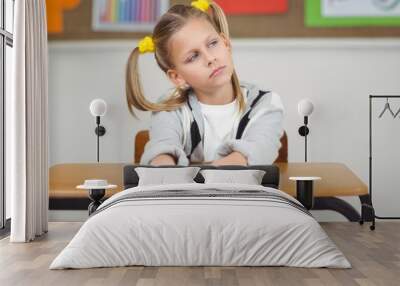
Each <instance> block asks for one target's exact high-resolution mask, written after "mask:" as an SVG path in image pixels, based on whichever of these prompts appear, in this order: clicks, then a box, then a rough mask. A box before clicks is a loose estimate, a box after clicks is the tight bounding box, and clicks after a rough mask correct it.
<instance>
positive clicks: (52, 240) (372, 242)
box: [0, 222, 400, 286]
mask: <svg viewBox="0 0 400 286" xmlns="http://www.w3.org/2000/svg"><path fill="white" fill-rule="evenodd" d="M80 226H81V223H60V222H57V223H50V226H49V233H48V234H47V235H45V236H43V237H42V238H39V239H37V240H35V241H34V242H32V243H18V244H16V243H12V244H10V243H9V239H8V238H5V239H3V240H1V241H0V285H2V286H6V285H7V286H8V285H13V286H16V285H32V286H33V285H52V286H60V285H68V286H75V285H96V286H98V285H140V286H147V285H167V286H178V285H227V286H234V285H256V286H261V285H290V286H292V285H296V286H297V285H346V286H351V285H382V286H390V285H400V222H378V224H377V229H376V230H375V231H370V230H369V228H368V225H363V226H360V225H358V224H357V223H348V222H343V223H322V226H323V228H324V229H325V230H326V232H327V233H328V235H329V236H330V237H331V238H332V240H333V241H335V243H336V244H337V246H338V247H339V248H340V249H341V250H342V251H343V253H344V254H345V256H346V257H347V258H348V259H349V261H350V262H351V264H352V266H353V268H352V269H348V270H342V269H305V268H290V267H119V268H99V269H85V270H48V267H49V265H50V263H51V261H52V260H53V259H54V258H55V256H56V255H57V254H58V253H59V252H60V251H61V250H62V249H63V248H64V247H65V246H66V244H67V243H68V241H69V240H70V239H71V238H72V237H73V235H74V234H75V233H76V232H77V230H78V229H79V227H80Z"/></svg>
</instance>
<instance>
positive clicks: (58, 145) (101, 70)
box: [49, 39, 400, 220]
mask: <svg viewBox="0 0 400 286" xmlns="http://www.w3.org/2000/svg"><path fill="white" fill-rule="evenodd" d="M135 46H136V41H135V40H132V41H117V42H116V41H101V42H51V43H50V45H49V55H50V59H49V71H50V74H49V108H50V111H49V112H50V165H54V164H58V163H66V162H95V161H96V137H95V134H94V128H95V120H94V118H93V117H92V116H91V115H90V113H89V103H90V101H91V100H92V99H94V98H103V99H104V100H106V101H107V103H108V104H109V109H108V112H107V115H106V116H105V117H104V118H103V119H102V125H104V126H105V128H106V129H107V133H106V135H105V136H104V137H103V138H101V142H100V145H101V154H100V160H101V161H102V162H131V161H132V160H133V139H134V135H135V134H136V132H137V131H138V130H140V129H145V128H148V126H149V114H148V113H145V112H140V113H139V116H140V118H141V120H136V119H135V118H133V117H132V116H131V115H130V114H129V112H128V109H127V106H126V99H125V93H124V90H125V82H124V78H125V77H124V74H125V63H126V60H127V58H128V55H129V52H130V50H131V49H132V48H133V47H135ZM233 49H234V60H235V65H236V70H237V71H238V74H239V77H240V79H242V80H246V81H249V82H253V83H256V84H258V85H260V86H261V87H264V88H266V89H273V90H274V91H276V92H278V93H279V94H280V95H281V97H282V100H283V103H284V105H285V107H286V117H285V123H284V126H285V129H286V132H287V134H288V137H289V161H290V162H296V161H303V160H304V138H302V137H300V136H299V135H298V133H297V129H298V127H299V126H300V125H301V124H302V118H301V117H300V116H299V115H298V113H297V102H298V101H299V100H300V99H302V98H305V97H307V98H310V99H311V100H312V101H313V102H314V105H315V110H314V113H313V114H312V115H311V116H310V119H309V126H310V129H311V133H310V136H309V140H308V142H309V145H308V147H309V149H308V151H309V152H308V156H309V161H312V162H342V163H345V164H346V165H347V166H348V167H349V168H350V169H352V170H353V171H354V172H355V173H356V174H357V175H358V176H359V177H360V178H361V179H362V180H363V181H364V182H365V183H368V96H369V94H400V40H396V39H379V40H378V39H329V40H326V39H309V40H303V39H274V40H266V39H260V40H246V39H241V40H233ZM140 66H141V70H142V71H143V72H142V82H143V85H144V89H145V92H146V94H147V96H148V97H149V99H151V100H155V99H156V98H157V97H158V96H159V95H160V94H161V93H163V92H164V91H165V90H166V88H167V87H169V86H170V84H169V82H168V81H167V79H166V78H165V76H164V74H163V73H162V72H161V71H160V70H159V68H158V67H157V65H156V63H155V60H154V58H153V55H150V54H146V55H144V56H142V57H141V60H140ZM374 104H375V105H374V106H376V107H375V108H374V122H375V121H376V122H377V123H374V124H376V125H374V128H375V127H376V129H377V130H378V131H377V132H378V133H377V134H374V158H376V160H375V161H374V162H375V163H376V164H374V171H375V170H376V171H375V172H376V174H375V173H374V178H375V181H374V182H375V183H376V184H374V202H375V205H376V208H377V211H378V214H379V215H400V208H399V207H398V204H399V203H400V192H399V190H396V188H398V186H399V183H400V182H398V181H399V180H400V179H399V180H396V175H397V171H395V170H399V168H398V167H399V166H398V165H400V160H399V159H400V155H399V153H400V152H399V149H398V146H399V144H398V143H399V140H400V132H397V130H400V126H399V125H400V120H398V119H396V120H393V119H389V117H386V118H383V119H381V120H376V118H377V117H378V114H379V113H380V110H381V109H382V108H383V105H384V101H377V102H374ZM392 105H393V106H394V109H395V110H396V111H397V109H398V108H400V100H398V101H397V102H396V101H395V100H393V101H392ZM397 177H400V176H397ZM338 180H340V178H338ZM348 201H349V202H351V203H352V204H354V205H355V206H357V207H359V202H358V200H357V199H348ZM319 215H320V216H321V217H323V218H326V219H328V220H330V219H340V216H338V215H335V214H333V213H332V212H324V213H323V214H319Z"/></svg>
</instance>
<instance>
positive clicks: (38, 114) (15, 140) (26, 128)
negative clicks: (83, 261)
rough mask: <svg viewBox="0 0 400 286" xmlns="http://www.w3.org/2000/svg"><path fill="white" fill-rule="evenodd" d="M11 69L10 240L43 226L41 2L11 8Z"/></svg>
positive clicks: (23, 0)
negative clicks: (12, 9)
mask: <svg viewBox="0 0 400 286" xmlns="http://www.w3.org/2000/svg"><path fill="white" fill-rule="evenodd" d="M14 11H15V12H14V13H15V15H14V47H13V55H14V70H13V81H12V87H13V88H12V90H13V91H12V92H11V96H10V98H7V99H6V100H8V101H9V104H8V106H9V107H10V108H9V109H8V110H7V111H6V124H7V125H6V144H7V145H6V150H7V157H6V164H7V165H6V166H7V169H8V171H7V172H6V181H7V180H8V182H9V183H8V184H7V185H8V186H9V187H10V191H11V236H10V241H11V242H28V241H31V240H33V239H35V237H36V236H40V235H42V234H43V233H45V232H47V229H48V107H47V106H48V103H47V98H48V88H47V84H48V75H47V55H48V54H47V23H46V3H45V0H18V1H15V8H14Z"/></svg>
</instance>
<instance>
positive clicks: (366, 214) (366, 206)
mask: <svg viewBox="0 0 400 286" xmlns="http://www.w3.org/2000/svg"><path fill="white" fill-rule="evenodd" d="M359 198H360V202H361V220H360V224H363V223H364V222H365V221H372V226H371V229H372V230H373V229H375V209H374V207H373V206H372V201H371V196H370V195H363V196H359Z"/></svg>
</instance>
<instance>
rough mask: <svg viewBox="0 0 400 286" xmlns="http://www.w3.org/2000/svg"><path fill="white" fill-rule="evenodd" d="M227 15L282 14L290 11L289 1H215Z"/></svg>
mask: <svg viewBox="0 0 400 286" xmlns="http://www.w3.org/2000/svg"><path fill="white" fill-rule="evenodd" d="M214 1H215V2H217V3H218V4H219V5H220V6H221V8H222V9H223V10H224V12H225V13H226V14H227V15H238V14H281V13H285V12H287V10H288V0H246V1H238V0H214Z"/></svg>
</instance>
